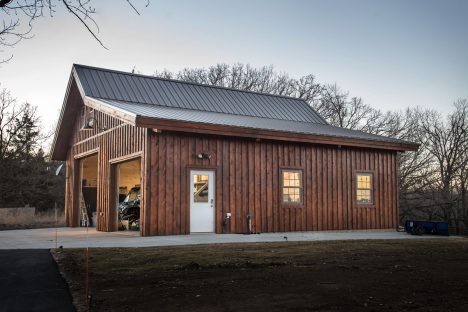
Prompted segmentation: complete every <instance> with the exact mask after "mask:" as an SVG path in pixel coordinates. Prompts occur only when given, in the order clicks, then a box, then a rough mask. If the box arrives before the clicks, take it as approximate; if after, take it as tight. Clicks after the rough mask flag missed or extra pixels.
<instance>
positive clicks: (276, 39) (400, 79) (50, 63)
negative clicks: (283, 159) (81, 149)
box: [0, 0, 468, 128]
mask: <svg viewBox="0 0 468 312" xmlns="http://www.w3.org/2000/svg"><path fill="white" fill-rule="evenodd" d="M92 3H93V4H94V6H95V7H96V9H97V11H98V14H97V15H96V16H95V19H96V21H97V23H98V24H99V27H100V33H99V37H100V38H101V40H102V41H103V42H104V44H105V45H106V46H107V47H108V48H109V50H105V49H103V48H102V47H101V46H100V45H99V44H98V43H97V42H96V41H95V40H94V39H93V38H92V37H91V36H90V35H89V34H88V33H87V32H86V30H85V29H84V28H83V27H82V26H81V25H80V24H79V23H78V22H77V21H76V20H75V19H73V18H72V17H71V16H70V15H69V14H66V13H65V12H64V11H63V10H62V9H60V10H58V11H57V13H56V14H55V16H54V17H53V18H45V19H42V20H39V21H36V22H35V23H34V29H33V33H34V34H35V37H34V38H32V39H30V40H25V41H22V42H21V43H19V44H18V45H17V46H16V47H15V48H14V49H13V50H12V51H11V50H5V52H4V53H3V55H7V54H8V53H11V52H12V53H13V54H14V58H13V59H12V60H11V61H10V62H9V63H7V64H2V65H0V83H1V85H2V87H3V88H7V89H9V90H10V91H11V92H12V94H13V95H14V96H15V97H16V98H17V99H18V100H19V101H21V102H24V101H28V102H30V103H31V104H34V105H37V106H38V107H39V113H40V115H41V117H42V120H43V123H44V125H45V127H46V128H50V127H51V126H52V124H53V123H54V122H55V121H56V119H57V118H58V113H59V110H60V107H61V105H62V102H63V97H64V94H65V90H66V85H67V82H68V77H69V75H70V70H71V66H72V64H73V63H79V64H85V65H92V66H97V67H104V68H111V69H117V70H123V71H131V70H132V68H133V67H134V66H135V67H136V69H137V71H139V72H141V73H143V74H149V75H151V74H153V73H154V72H155V71H156V70H162V69H164V68H167V69H169V70H173V71H176V70H179V69H182V68H184V67H205V66H210V65H213V64H215V63H218V62H224V63H229V64H231V63H235V62H241V63H249V64H251V65H252V66H263V65H273V66H274V67H275V68H276V70H278V71H280V72H286V73H288V74H289V75H290V76H292V77H299V76H302V75H305V74H309V73H312V74H314V75H315V76H316V78H317V80H318V81H319V82H321V83H335V82H336V83H337V84H338V85H339V86H340V87H341V88H342V89H344V90H348V91H349V92H350V94H351V95H352V96H360V97H362V98H363V99H364V101H365V102H366V103H368V104H370V105H372V106H373V107H376V108H379V109H382V110H403V109H405V108H406V107H415V106H421V107H426V108H432V109H436V110H439V111H440V112H442V113H443V114H447V113H448V112H449V111H450V110H451V105H452V103H453V101H454V100H456V99H457V98H468V1H464V0H444V1H442V0H440V1H428V0H418V1H417V0H412V1H407V0H404V1H380V0H368V1H364V0H362V1H358V0H356V1H349V0H341V1H339V0H327V1H325V0H322V1H311V0H308V1H307V0H304V1H301V0H288V1H286V0H283V1H280V0H246V1H240V0H237V1H222V0H212V1H208V0H196V1H194V0H187V1H179V0H170V1H156V0H150V5H149V7H147V8H145V3H146V0H133V3H134V4H135V6H136V7H137V8H138V9H139V11H140V13H141V16H138V15H137V14H135V13H134V12H133V11H132V10H131V9H130V7H129V6H128V4H127V3H126V1H124V0H113V1H110V0H101V1H98V0H94V1H93V2H92Z"/></svg>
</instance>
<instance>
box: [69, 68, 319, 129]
mask: <svg viewBox="0 0 468 312" xmlns="http://www.w3.org/2000/svg"><path fill="white" fill-rule="evenodd" d="M73 68H74V71H75V73H76V75H77V78H78V81H79V83H80V85H81V88H82V90H83V92H84V95H86V96H90V97H93V98H99V99H107V100H115V101H122V102H126V103H138V104H146V105H149V106H147V108H148V109H150V108H151V107H152V106H151V105H157V106H164V107H171V108H180V109H188V110H192V111H202V112H214V113H222V114H228V115H237V116H250V117H259V118H266V119H275V120H289V121H300V122H310V123H317V124H322V125H326V124H327V122H326V121H325V120H324V119H323V118H322V117H321V116H320V115H319V114H318V113H317V112H316V111H315V110H314V109H313V108H312V107H310V105H308V104H307V103H306V102H305V101H304V100H301V99H297V98H292V97H284V96H276V95H271V94H263V93H257V92H250V91H241V90H236V89H230V88H223V87H214V86H208V85H201V84H195V83H189V82H183V81H178V80H171V79H162V78H157V77H153V76H144V75H138V74H133V73H126V72H119V71H114V70H108V69H102V68H95V67H89V66H84V65H76V64H75V65H74V66H73ZM155 109H159V108H155Z"/></svg>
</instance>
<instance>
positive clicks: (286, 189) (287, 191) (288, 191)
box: [282, 170, 302, 203]
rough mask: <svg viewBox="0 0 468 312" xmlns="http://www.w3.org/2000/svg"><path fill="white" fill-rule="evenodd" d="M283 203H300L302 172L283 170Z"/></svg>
mask: <svg viewBox="0 0 468 312" xmlns="http://www.w3.org/2000/svg"><path fill="white" fill-rule="evenodd" d="M282 179H283V203H301V202H302V171H300V170H283V171H282Z"/></svg>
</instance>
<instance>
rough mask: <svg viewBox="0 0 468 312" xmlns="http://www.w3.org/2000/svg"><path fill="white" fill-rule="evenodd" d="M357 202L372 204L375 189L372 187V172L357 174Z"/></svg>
mask: <svg viewBox="0 0 468 312" xmlns="http://www.w3.org/2000/svg"><path fill="white" fill-rule="evenodd" d="M356 181H357V184H356V202H357V203H358V204H364V205H372V203H373V199H372V198H373V195H374V194H373V189H372V173H358V174H356Z"/></svg>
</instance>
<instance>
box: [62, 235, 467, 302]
mask: <svg viewBox="0 0 468 312" xmlns="http://www.w3.org/2000/svg"><path fill="white" fill-rule="evenodd" d="M84 255H85V250H83V249H79V250H78V249H73V250H72V249H68V250H60V251H58V252H55V257H56V259H57V262H58V264H59V267H60V269H61V271H62V273H63V274H64V276H65V277H66V279H67V281H68V283H69V286H70V288H71V290H72V294H73V296H74V301H75V304H76V305H77V307H78V310H85V309H86V307H85V305H84V302H85V300H84V298H85V296H84V293H85V288H84V281H85V274H84V272H85V270H84V267H85V265H84V264H85V262H84V259H85V257H84ZM89 255H90V257H89V272H90V273H89V289H90V294H91V303H90V310H91V311H410V310H411V311H468V295H467V294H468V293H467V289H468V239H465V238H442V239H430V240H427V239H426V240H423V239H422V240H386V241H333V242H332V241H330V242H300V243H293V242H284V243H262V244H223V245H203V246H182V247H155V248H133V249H131V248H123V249H122V248H119V249H116V248H112V249H104V248H101V249H90V250H89Z"/></svg>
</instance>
